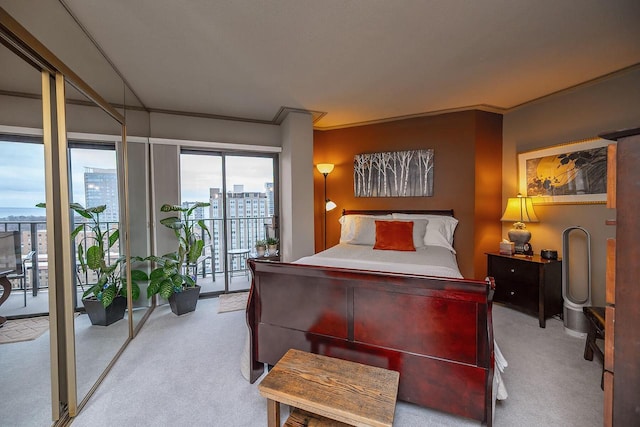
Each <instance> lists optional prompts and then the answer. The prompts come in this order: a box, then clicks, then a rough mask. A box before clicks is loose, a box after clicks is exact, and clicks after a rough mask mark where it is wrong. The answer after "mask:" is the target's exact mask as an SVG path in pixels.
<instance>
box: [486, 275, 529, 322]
mask: <svg viewBox="0 0 640 427" xmlns="http://www.w3.org/2000/svg"><path fill="white" fill-rule="evenodd" d="M495 280H496V293H495V297H494V300H495V301H498V302H504V303H507V304H513V305H516V306H518V307H521V308H523V309H525V310H527V311H531V312H533V313H537V312H538V287H537V286H531V285H530V284H527V283H519V282H516V281H508V280H500V279H498V278H496V279H495Z"/></svg>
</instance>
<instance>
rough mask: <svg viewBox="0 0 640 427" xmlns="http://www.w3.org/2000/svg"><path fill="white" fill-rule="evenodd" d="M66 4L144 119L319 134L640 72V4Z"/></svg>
mask: <svg viewBox="0 0 640 427" xmlns="http://www.w3.org/2000/svg"><path fill="white" fill-rule="evenodd" d="M61 1H62V0H61ZM63 3H64V4H66V6H67V7H68V8H69V10H70V11H71V12H72V13H73V14H74V15H75V17H76V18H77V19H78V21H79V22H80V23H81V24H82V26H83V27H84V28H85V30H86V31H87V32H88V33H89V34H90V36H91V37H92V38H93V39H94V40H95V41H96V43H97V44H98V45H99V46H100V48H101V49H102V50H103V52H104V53H105V54H106V56H107V57H108V58H109V60H110V61H111V62H112V63H113V65H114V66H115V67H116V68H117V70H119V72H120V74H121V75H122V77H123V78H124V79H125V80H126V81H127V82H128V84H129V85H130V86H131V88H132V89H133V91H134V92H135V93H136V94H137V96H138V97H139V98H140V101H141V102H142V104H143V105H144V106H145V107H147V108H149V109H153V110H171V111H181V112H190V113H199V114H210V115H217V116H229V117H236V118H242V119H250V120H259V121H267V122H271V121H273V120H275V119H276V116H277V115H278V111H279V110H280V109H281V107H289V108H296V109H305V110H311V111H315V112H323V113H326V115H324V116H322V117H321V118H320V119H319V120H318V121H317V122H316V127H318V128H332V127H339V126H345V125H350V124H355V123H362V122H368V121H376V120H384V119H389V118H394V117H404V116H411V115H416V114H426V113H430V112H438V111H447V110H455V109H461V108H468V107H480V108H484V109H487V110H490V111H491V110H493V111H502V110H507V109H510V108H513V107H516V106H518V105H520V104H523V103H526V102H528V101H531V100H534V99H537V98H539V97H543V96H545V95H548V94H551V93H554V92H557V91H560V90H563V89H566V88H569V87H572V86H575V85H578V84H581V83H584V82H587V81H590V80H593V79H595V78H599V77H601V76H604V75H607V74H609V73H612V72H615V71H617V70H621V69H624V68H626V67H630V66H633V65H635V64H640V1H638V0H386V1H385V0H351V1H349V0H214V1H212V0H181V1H175V0H135V1H131V0H109V1H104V0H63ZM639 84H640V82H639ZM316 117H319V116H318V115H317V116H316Z"/></svg>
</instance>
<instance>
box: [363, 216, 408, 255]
mask: <svg viewBox="0 0 640 427" xmlns="http://www.w3.org/2000/svg"><path fill="white" fill-rule="evenodd" d="M373 249H382V250H388V251H414V252H415V250H416V247H415V246H414V245H413V222H412V221H376V243H375V245H373Z"/></svg>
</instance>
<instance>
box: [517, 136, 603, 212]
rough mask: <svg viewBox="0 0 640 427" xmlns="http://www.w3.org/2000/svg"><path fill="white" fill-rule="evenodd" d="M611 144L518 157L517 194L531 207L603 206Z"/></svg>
mask: <svg viewBox="0 0 640 427" xmlns="http://www.w3.org/2000/svg"><path fill="white" fill-rule="evenodd" d="M611 143H612V142H611V141H607V140H604V139H600V138H594V139H586V140H582V141H576V142H570V143H566V144H560V145H555V146H552V147H547V148H543V149H539V150H532V151H527V152H524V153H520V154H518V175H519V183H520V193H522V195H524V196H527V197H532V201H533V203H534V204H556V203H559V204H581V203H583V204H587V203H588V204H591V203H605V202H606V199H607V145H609V144H611Z"/></svg>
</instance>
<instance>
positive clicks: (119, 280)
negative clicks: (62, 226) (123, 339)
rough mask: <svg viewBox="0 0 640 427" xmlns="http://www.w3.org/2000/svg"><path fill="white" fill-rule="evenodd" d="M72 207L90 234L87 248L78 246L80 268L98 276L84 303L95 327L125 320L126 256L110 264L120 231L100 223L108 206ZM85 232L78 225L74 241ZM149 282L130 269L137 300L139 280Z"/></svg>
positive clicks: (73, 232) (83, 296)
mask: <svg viewBox="0 0 640 427" xmlns="http://www.w3.org/2000/svg"><path fill="white" fill-rule="evenodd" d="M70 208H71V209H73V210H74V211H75V212H76V213H77V214H78V215H80V216H82V217H83V218H86V219H88V220H89V221H88V225H87V226H88V228H89V230H90V231H91V233H87V234H86V238H85V239H86V241H87V242H91V244H90V245H89V244H88V243H87V247H86V248H85V247H84V245H83V243H82V241H80V242H79V243H78V246H77V248H76V254H77V257H78V262H79V268H80V269H81V270H82V272H83V273H86V272H87V270H91V271H93V272H94V273H95V274H96V276H97V281H96V283H95V284H93V285H91V286H90V287H89V289H87V290H86V291H84V293H83V294H82V303H83V304H84V307H85V310H86V312H87V315H88V316H89V319H90V320H91V324H92V325H100V326H109V325H110V324H112V323H115V322H117V321H118V320H120V319H122V318H123V317H124V312H125V309H126V307H127V278H126V257H125V256H124V255H118V256H117V257H116V258H115V259H114V260H112V261H111V262H110V263H109V264H107V262H108V261H109V260H108V253H109V250H110V249H111V248H112V247H113V246H114V245H115V244H116V243H117V242H118V241H119V238H120V231H119V230H118V228H113V229H108V228H105V227H104V226H103V224H102V223H100V214H101V213H102V212H104V211H105V210H106V208H107V206H106V205H100V206H95V207H88V208H84V207H83V206H82V205H80V204H79V203H71V205H70ZM84 229H85V224H80V225H78V226H77V227H76V228H75V229H74V230H73V231H72V232H71V238H72V239H73V240H75V238H76V236H78V234H79V233H80V232H81V231H83V230H84ZM146 280H148V277H147V274H146V273H145V272H144V271H141V270H131V295H132V297H133V299H134V300H137V299H138V297H139V296H140V287H139V285H138V283H137V282H138V281H146Z"/></svg>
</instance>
